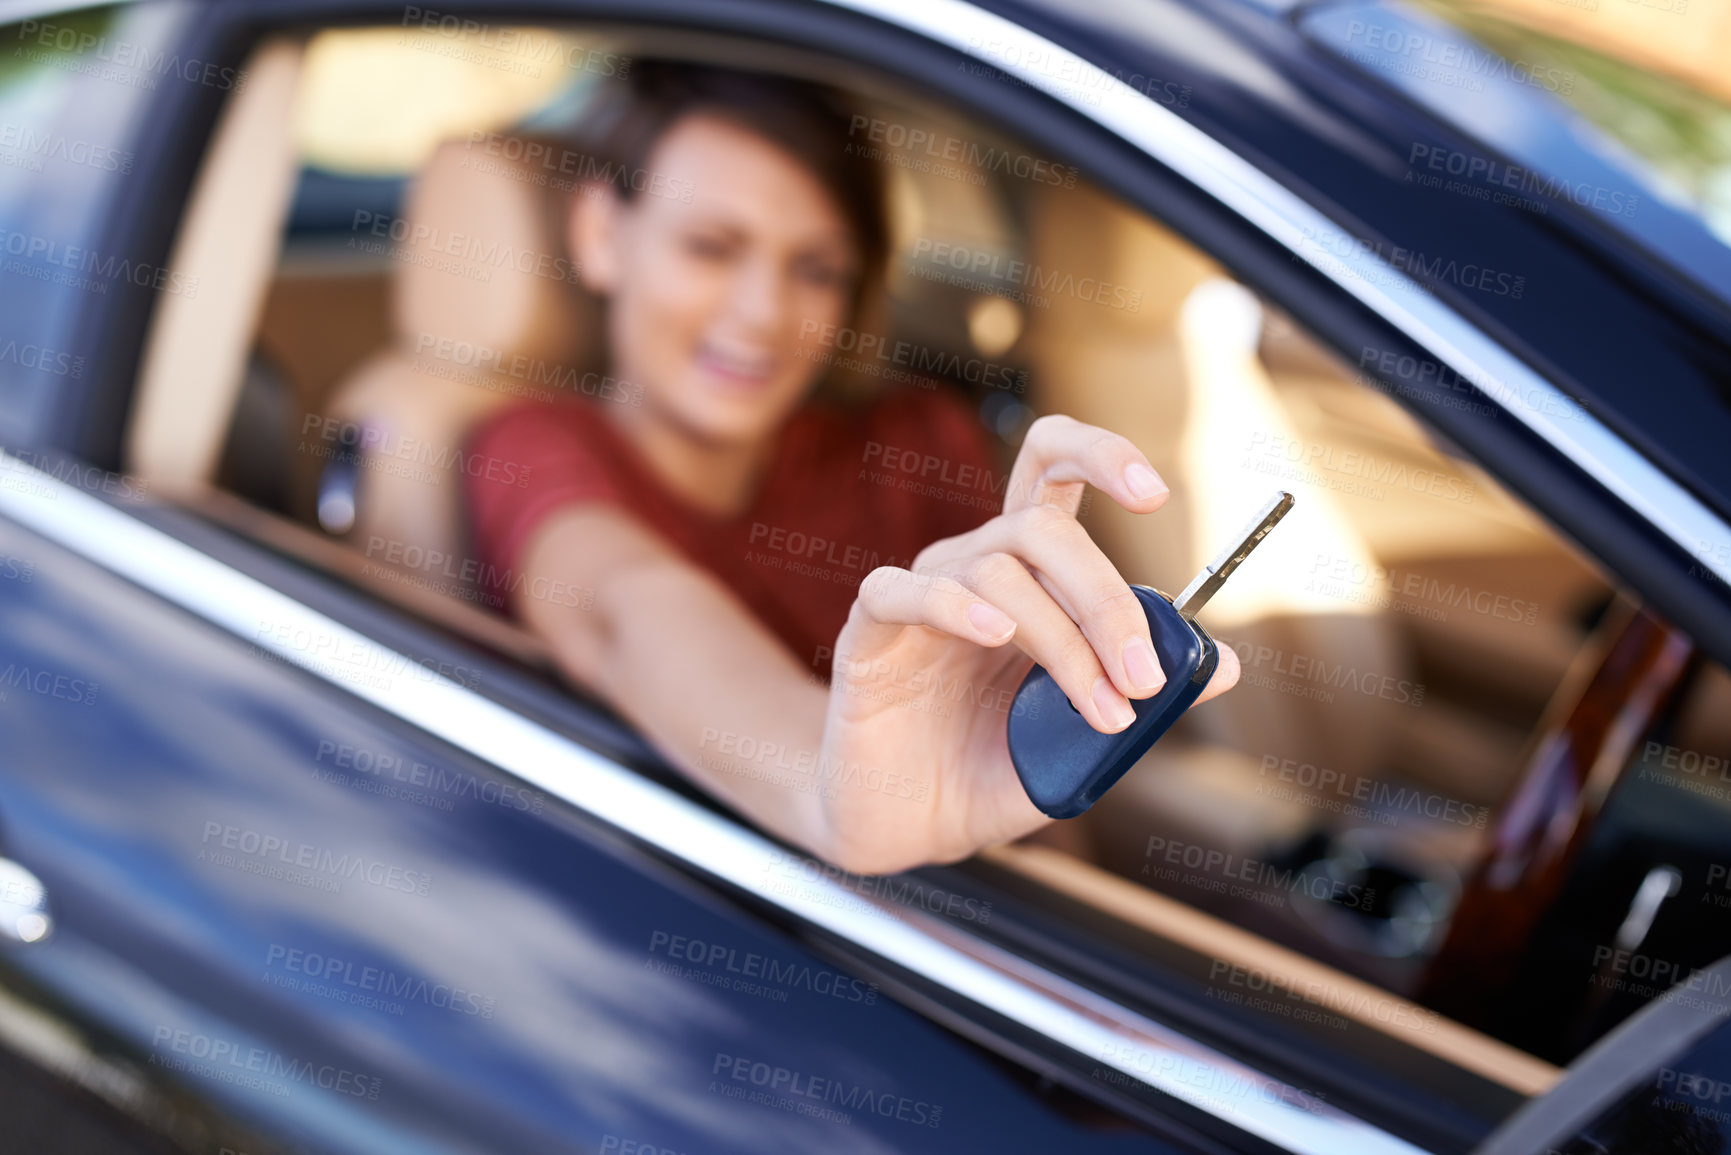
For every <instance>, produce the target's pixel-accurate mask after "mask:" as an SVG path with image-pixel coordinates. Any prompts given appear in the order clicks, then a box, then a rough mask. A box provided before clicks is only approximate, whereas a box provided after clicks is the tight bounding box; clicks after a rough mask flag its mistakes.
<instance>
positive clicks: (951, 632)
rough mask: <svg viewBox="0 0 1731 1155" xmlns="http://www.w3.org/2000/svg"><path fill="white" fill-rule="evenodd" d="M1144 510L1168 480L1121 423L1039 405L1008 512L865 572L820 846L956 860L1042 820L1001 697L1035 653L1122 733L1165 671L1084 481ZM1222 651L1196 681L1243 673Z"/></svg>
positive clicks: (849, 644)
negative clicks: (1044, 413) (1092, 531)
mask: <svg viewBox="0 0 1731 1155" xmlns="http://www.w3.org/2000/svg"><path fill="white" fill-rule="evenodd" d="M1085 483H1087V484H1092V485H1094V486H1095V487H1096V488H1098V489H1100V490H1103V491H1104V492H1105V493H1107V494H1109V495H1111V497H1112V499H1113V500H1115V501H1116V502H1118V504H1120V505H1122V506H1123V507H1124V508H1125V509H1128V510H1131V511H1133V512H1136V513H1152V512H1153V511H1154V510H1157V509H1159V508H1160V506H1161V505H1163V504H1164V503H1165V501H1166V498H1167V495H1168V492H1169V491H1168V490H1167V487H1166V485H1165V483H1164V482H1162V481H1161V480H1160V477H1159V475H1158V474H1156V473H1155V472H1154V469H1153V467H1152V466H1150V465H1149V464H1148V459H1147V458H1146V457H1144V456H1143V455H1142V453H1141V451H1139V450H1138V449H1137V448H1136V447H1135V446H1134V445H1132V444H1131V443H1130V442H1129V441H1128V440H1126V439H1125V438H1123V437H1120V436H1118V435H1117V434H1115V433H1110V432H1108V431H1106V430H1104V429H1100V428H1097V427H1095V426H1092V425H1084V424H1082V423H1081V422H1079V421H1076V420H1073V419H1071V418H1069V417H1058V416H1050V417H1042V418H1040V419H1039V420H1038V421H1035V422H1034V424H1033V425H1032V427H1030V429H1029V430H1028V436H1027V439H1026V440H1025V441H1024V442H1023V444H1022V450H1021V453H1020V454H1018V455H1017V458H1016V464H1015V467H1014V468H1013V469H1012V470H1011V472H1010V480H1009V485H1008V490H1007V493H1006V496H1005V501H1004V512H1003V513H1002V514H1000V515H998V516H997V517H994V518H993V519H992V520H991V521H989V522H987V523H986V524H984V525H982V526H980V527H979V528H978V529H975V530H972V531H970V532H968V533H965V534H961V535H959V536H957V537H951V538H945V539H944V540H942V541H938V542H934V543H932V544H931V545H930V546H928V547H926V548H925V549H924V550H922V551H921V552H920V554H919V556H918V557H917V558H915V559H914V568H913V570H911V571H910V570H905V569H898V568H895V567H891V566H885V567H882V568H879V569H876V570H873V571H872V572H871V573H870V574H869V575H867V577H866V579H865V581H863V582H862V583H861V584H860V589H859V595H858V596H857V598H856V599H855V600H854V604H853V609H852V611H851V612H850V613H849V615H848V620H847V624H846V625H845V626H843V627H842V631H841V634H840V636H839V637H838V638H837V639H836V647H835V648H836V653H835V664H834V674H833V676H832V681H831V685H830V693H829V708H828V712H827V715H826V718H825V724H824V731H823V747H822V762H821V765H823V766H824V767H825V768H826V769H827V770H828V771H829V772H830V779H829V780H830V781H831V782H832V783H833V784H834V787H835V789H834V790H833V792H832V793H831V794H830V796H829V797H827V798H826V799H825V801H824V809H823V815H824V821H825V824H826V827H827V829H826V830H825V832H824V837H823V846H824V847H825V850H826V856H827V857H828V858H830V860H831V861H833V862H835V863H836V864H837V865H838V866H842V867H844V868H846V869H849V870H854V871H858V872H860V873H870V874H881V873H889V872H892V871H895V870H900V869H904V868H907V867H911V866H916V865H919V864H921V863H926V862H950V861H955V860H957V859H960V858H965V857H967V856H968V855H969V854H972V853H973V852H974V851H976V850H978V849H980V848H981V847H983V846H988V845H992V844H994V843H999V842H1004V841H1007V840H1009V839H1013V838H1019V837H1021V836H1022V835H1025V834H1028V833H1030V832H1032V831H1034V830H1036V829H1038V828H1039V827H1041V826H1043V825H1045V824H1046V823H1047V822H1049V821H1051V819H1049V818H1047V817H1046V816H1045V815H1043V814H1041V813H1040V812H1039V810H1037V809H1035V807H1034V804H1033V803H1031V802H1029V801H1028V797H1027V794H1026V792H1025V791H1024V790H1023V789H1022V784H1021V781H1020V780H1019V779H1018V778H1017V776H1016V771H1015V767H1014V765H1013V764H1012V763H1011V761H1010V748H1009V741H1008V736H1007V733H1008V721H1009V710H1010V704H1011V702H1012V700H1013V699H1014V697H1015V693H1016V690H1017V689H1018V688H1019V687H1020V686H1021V684H1022V679H1023V678H1024V677H1026V676H1027V673H1028V671H1029V670H1030V669H1031V668H1032V667H1033V664H1034V663H1035V662H1038V663H1039V664H1040V665H1042V666H1044V667H1045V668H1046V669H1047V670H1048V671H1049V672H1050V673H1051V675H1052V677H1053V678H1054V679H1055V680H1056V682H1057V684H1058V685H1059V686H1060V687H1061V688H1062V689H1063V690H1064V692H1065V693H1066V694H1067V695H1069V698H1070V701H1071V702H1072V703H1073V704H1074V705H1075V707H1076V709H1077V711H1079V712H1080V713H1081V715H1082V717H1083V718H1085V719H1086V720H1087V721H1088V724H1089V725H1091V726H1093V727H1094V728H1095V729H1096V730H1099V731H1101V732H1102V733H1116V732H1117V731H1119V730H1122V729H1124V728H1125V727H1127V726H1128V725H1129V724H1130V723H1131V722H1132V721H1133V720H1134V718H1135V714H1134V712H1133V710H1132V709H1131V706H1130V702H1129V699H1131V698H1149V697H1152V696H1153V695H1155V694H1157V693H1159V691H1160V689H1161V687H1162V686H1164V685H1165V682H1166V679H1165V675H1164V673H1163V672H1162V671H1161V669H1160V664H1159V660H1158V659H1157V658H1156V656H1155V654H1154V647H1153V642H1152V639H1151V638H1150V637H1149V633H1148V620H1147V618H1146V617H1145V616H1144V614H1143V612H1142V608H1141V604H1140V603H1139V602H1138V601H1137V599H1136V595H1135V593H1134V592H1133V591H1132V590H1131V589H1130V586H1129V584H1128V583H1127V582H1125V580H1124V578H1123V577H1122V576H1120V575H1119V573H1118V571H1117V569H1116V567H1114V566H1113V565H1112V563H1111V562H1110V561H1109V560H1108V559H1107V558H1106V555H1105V554H1104V553H1102V552H1101V551H1100V548H1099V546H1097V545H1095V544H1094V541H1093V539H1092V538H1090V537H1089V536H1088V532H1087V531H1086V530H1085V529H1083V528H1082V526H1081V524H1080V523H1078V522H1077V520H1076V510H1077V508H1078V507H1079V506H1080V504H1081V500H1082V491H1083V486H1084V484H1085ZM1238 672H1239V671H1238V658H1237V655H1236V654H1234V653H1233V652H1232V651H1231V649H1230V648H1227V647H1222V648H1221V650H1220V664H1219V666H1218V668H1217V669H1216V670H1215V673H1214V677H1213V679H1212V680H1211V681H1210V682H1209V683H1208V686H1207V688H1206V689H1205V690H1204V691H1203V693H1202V695H1201V697H1199V698H1198V699H1197V700H1198V701H1199V702H1200V701H1206V700H1207V699H1209V698H1212V697H1215V696H1216V695H1218V694H1221V693H1223V692H1224V691H1225V690H1227V689H1228V688H1230V687H1231V686H1232V685H1233V684H1234V683H1235V682H1237V680H1238Z"/></svg>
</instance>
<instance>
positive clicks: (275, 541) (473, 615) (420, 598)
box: [180, 488, 555, 670]
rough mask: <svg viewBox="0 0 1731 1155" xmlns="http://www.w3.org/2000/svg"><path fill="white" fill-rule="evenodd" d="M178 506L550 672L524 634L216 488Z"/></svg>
mask: <svg viewBox="0 0 1731 1155" xmlns="http://www.w3.org/2000/svg"><path fill="white" fill-rule="evenodd" d="M180 504H182V505H184V506H186V507H187V508H189V509H191V510H192V511H194V512H195V513H198V514H199V515H201V516H203V517H207V518H209V519H210V520H211V521H214V522H216V523H217V524H218V525H223V526H226V527H228V528H229V529H232V530H234V531H235V532H236V533H238V534H240V535H241V536H242V537H244V538H246V539H247V540H248V541H256V542H259V543H261V544H263V545H266V546H269V547H270V548H272V549H276V550H280V551H281V552H283V553H286V554H288V555H289V556H290V557H296V558H299V559H300V560H302V561H304V562H307V563H309V564H311V565H313V566H316V567H317V568H318V569H320V570H323V571H324V572H326V573H330V574H335V575H336V576H338V577H341V578H344V579H346V580H348V581H350V582H352V583H353V584H355V585H357V586H359V587H361V588H362V589H365V590H367V591H368V592H370V593H373V594H376V595H377V596H378V597H379V599H380V600H381V601H383V602H386V603H387V604H393V605H398V606H401V607H402V608H404V609H406V610H408V611H409V612H411V613H413V614H416V615H417V616H419V617H421V618H425V619H426V620H428V621H430V622H432V623H434V624H435V625H438V626H441V627H443V628H444V629H447V630H450V631H451V632H452V633H455V634H459V635H461V636H463V637H466V638H469V639H471V640H472V641H476V642H479V643H480V644H482V645H484V646H487V647H489V648H491V649H493V650H496V651H498V652H499V653H502V654H504V655H505V656H506V657H508V658H510V659H512V660H513V661H516V662H518V663H520V664H522V665H526V666H533V667H537V668H540V669H548V670H551V669H554V668H555V667H554V665H553V655H552V651H550V650H549V649H548V648H547V645H546V643H545V642H543V641H542V640H541V639H540V638H538V637H536V636H535V635H534V634H532V633H530V632H529V631H528V630H526V629H524V628H522V627H521V626H518V625H515V624H514V623H512V622H510V621H507V620H506V619H504V618H502V617H500V616H499V615H497V614H494V613H490V612H489V611H487V610H484V609H482V608H481V607H479V606H475V605H470V604H469V603H468V602H462V601H458V600H457V599H456V598H454V597H452V596H450V595H449V594H445V593H440V592H439V591H437V590H432V589H425V588H423V587H421V586H418V585H415V584H412V583H410V582H407V581H404V580H403V579H404V577H405V575H404V573H403V572H402V571H400V570H398V569H396V568H394V567H392V566H388V565H382V564H379V563H377V562H372V561H369V560H367V558H366V557H365V556H363V555H362V554H361V553H359V552H357V551H356V550H355V548H354V547H353V546H352V545H348V544H345V543H344V542H341V541H338V540H337V539H335V538H331V537H327V536H326V535H324V534H323V533H320V532H319V531H317V530H313V529H308V528H307V527H306V526H303V525H298V524H296V523H295V522H292V521H289V520H287V519H285V518H282V517H278V516H277V515H276V514H274V513H269V512H266V511H265V510H262V509H259V508H258V507H256V506H254V505H251V504H249V503H247V502H246V501H243V500H242V499H240V498H238V497H235V496H234V495H233V494H231V493H228V492H226V491H224V490H221V489H216V488H211V489H206V490H200V491H196V492H191V493H187V494H185V495H183V496H182V497H181V499H180Z"/></svg>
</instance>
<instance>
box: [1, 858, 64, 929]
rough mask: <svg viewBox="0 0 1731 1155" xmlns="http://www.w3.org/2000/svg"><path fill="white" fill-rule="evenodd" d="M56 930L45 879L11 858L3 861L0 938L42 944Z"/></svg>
mask: <svg viewBox="0 0 1731 1155" xmlns="http://www.w3.org/2000/svg"><path fill="white" fill-rule="evenodd" d="M53 929H54V919H53V916H51V915H50V914H49V913H48V889H47V888H46V887H44V886H43V885H42V880H41V879H40V878H37V877H36V876H35V875H34V874H32V873H30V872H29V871H28V870H26V869H24V868H23V867H22V866H20V865H18V864H17V863H16V862H13V861H12V860H11V859H10V858H0V939H10V940H11V941H13V942H26V943H28V942H41V941H42V940H43V939H45V938H47V937H48V935H49V933H50V932H52V931H53Z"/></svg>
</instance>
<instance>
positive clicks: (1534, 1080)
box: [983, 843, 1563, 1096]
mask: <svg viewBox="0 0 1731 1155" xmlns="http://www.w3.org/2000/svg"><path fill="white" fill-rule="evenodd" d="M983 857H985V858H987V859H988V860H990V861H992V862H995V863H997V864H998V865H999V866H1003V867H1005V868H1006V869H1009V870H1014V871H1016V872H1017V873H1018V874H1021V875H1023V876H1025V877H1027V878H1031V879H1033V880H1034V881H1036V882H1040V883H1043V884H1045V885H1046V886H1049V887H1051V888H1052V889H1054V890H1057V891H1061V892H1063V893H1064V894H1066V895H1069V896H1070V897H1071V898H1074V899H1076V900H1077V901H1079V902H1085V903H1087V904H1088V905H1090V906H1092V907H1094V908H1096V909H1098V910H1104V911H1106V912H1108V913H1110V914H1112V915H1114V916H1116V917H1118V918H1121V919H1123V920H1124V921H1125V922H1128V923H1130V924H1132V925H1134V926H1138V927H1141V928H1142V929H1144V930H1147V931H1151V932H1152V933H1154V934H1157V935H1159V936H1160V937H1161V938H1165V939H1170V940H1171V941H1173V942H1176V943H1179V944H1181V945H1183V946H1186V947H1189V948H1190V949H1191V950H1194V951H1196V952H1198V953H1200V954H1206V955H1208V956H1210V957H1212V958H1215V959H1218V960H1220V961H1221V962H1224V963H1227V964H1230V965H1232V966H1238V967H1243V968H1245V969H1246V970H1247V971H1252V972H1254V973H1255V974H1256V975H1257V985H1258V986H1259V987H1261V988H1262V990H1261V993H1263V994H1267V993H1269V989H1268V987H1269V986H1270V985H1271V986H1273V987H1274V988H1277V989H1276V990H1275V992H1274V997H1276V998H1279V997H1281V996H1282V994H1283V993H1285V992H1292V993H1293V996H1292V997H1294V998H1297V997H1298V996H1299V994H1302V996H1303V1001H1304V1002H1305V1003H1307V1004H1309V1006H1310V1007H1311V1008H1313V1009H1316V1010H1321V1011H1325V1012H1328V1013H1332V1014H1336V1015H1339V1016H1341V1017H1342V1018H1349V1019H1353V1020H1354V1021H1356V1022H1360V1023H1363V1024H1364V1025H1365V1026H1368V1027H1372V1028H1374V1029H1376V1030H1379V1031H1382V1032H1383V1033H1384V1034H1387V1035H1390V1036H1391V1037H1395V1038H1398V1039H1400V1041H1401V1042H1403V1043H1407V1044H1409V1045H1410V1046H1413V1047H1417V1048H1418V1049H1420V1050H1423V1051H1428V1052H1430V1053H1431V1054H1433V1055H1435V1056H1437V1057H1438V1058H1440V1059H1443V1060H1445V1061H1447V1062H1450V1063H1453V1064H1454V1065H1455V1066H1457V1067H1460V1068H1462V1069H1464V1070H1468V1071H1471V1072H1473V1073H1474V1074H1476V1075H1480V1076H1482V1077H1484V1078H1486V1079H1489V1080H1491V1081H1492V1082H1495V1083H1500V1084H1501V1085H1503V1086H1505V1087H1507V1088H1509V1089H1510V1090H1512V1091H1518V1092H1520V1093H1521V1094H1523V1095H1529V1096H1531V1095H1540V1094H1543V1093H1544V1092H1546V1091H1548V1090H1550V1089H1551V1087H1552V1086H1553V1085H1555V1084H1556V1082H1557V1080H1559V1079H1561V1078H1562V1077H1563V1072H1562V1071H1561V1070H1560V1069H1559V1068H1557V1067H1555V1066H1552V1065H1551V1064H1550V1063H1547V1062H1545V1061H1544V1060H1542V1059H1537V1058H1534V1057H1533V1056H1532V1055H1529V1054H1527V1053H1526V1052H1525V1051H1519V1050H1516V1049H1515V1048H1513V1047H1511V1046H1509V1045H1508V1044H1506V1043H1501V1042H1498V1041H1497V1040H1496V1039H1493V1038H1491V1037H1489V1036H1488V1035H1483V1034H1480V1033H1479V1032H1478V1031H1475V1030H1472V1029H1471V1028H1470V1027H1465V1026H1462V1025H1461V1024H1459V1023H1457V1022H1454V1021H1452V1020H1450V1019H1446V1018H1442V1017H1441V1016H1439V1015H1438V1014H1437V1013H1436V1012H1435V1011H1431V1010H1429V1009H1427V1008H1425V1007H1421V1006H1419V1005H1418V1004H1417V1003H1414V1002H1411V1001H1409V1000H1406V999H1402V998H1399V997H1397V996H1395V995H1392V994H1390V993H1389V992H1387V991H1385V990H1383V989H1382V988H1380V987H1377V986H1373V985H1372V984H1370V983H1367V982H1363V981H1361V980H1359V979H1355V978H1353V977H1351V976H1350V975H1346V974H1342V973H1341V972H1340V971H1337V970H1335V969H1334V968H1333V967H1331V966H1327V965H1325V964H1323V963H1320V962H1317V961H1316V960H1315V959H1312V958H1307V957H1306V956H1304V955H1301V954H1299V953H1298V952H1297V951H1293V950H1288V949H1287V948H1286V947H1283V946H1279V945H1277V944H1275V943H1272V942H1269V941H1268V940H1267V939H1265V938H1263V937H1261V936H1260V935H1255V934H1251V933H1250V932H1249V931H1246V930H1242V929H1240V928H1238V927H1235V926H1233V925H1232V924H1230V923H1227V922H1222V921H1221V920H1220V919H1217V918H1215V917H1214V916H1213V915H1210V914H1204V913H1203V912H1202V911H1199V910H1197V909H1195V908H1194V907H1190V906H1186V905H1185V904H1184V903H1181V902H1178V901H1176V900H1175V899H1171V898H1168V897H1166V896H1165V895H1163V894H1159V893H1157V892H1155V891H1152V890H1148V889H1147V888H1145V887H1142V886H1138V885H1136V884H1135V883H1133V882H1131V881H1129V880H1128V879H1124V878H1120V877H1118V876H1117V875H1115V874H1109V873H1107V872H1106V871H1103V870H1101V869H1099V868H1098V867H1095V866H1092V865H1089V864H1088V863H1086V862H1083V861H1082V860H1080V859H1078V858H1074V857H1071V856H1070V855H1067V854H1063V853H1060V852H1058V851H1055V850H1051V849H1049V848H1047V847H1043V846H1037V845H1030V844H1026V843H1022V844H1016V845H1011V846H1001V847H997V848H994V849H992V850H987V851H985V852H984V853H983ZM1265 984H1267V985H1265Z"/></svg>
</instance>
